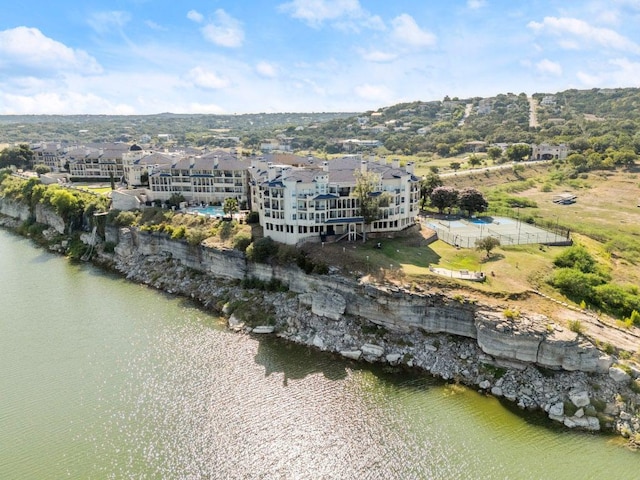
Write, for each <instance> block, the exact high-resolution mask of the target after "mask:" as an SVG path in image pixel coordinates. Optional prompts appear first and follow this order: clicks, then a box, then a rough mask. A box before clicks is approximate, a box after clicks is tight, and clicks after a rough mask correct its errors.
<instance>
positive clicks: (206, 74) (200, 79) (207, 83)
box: [186, 67, 231, 90]
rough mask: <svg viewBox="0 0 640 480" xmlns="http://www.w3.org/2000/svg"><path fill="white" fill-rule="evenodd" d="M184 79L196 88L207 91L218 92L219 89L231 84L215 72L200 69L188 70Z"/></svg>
mask: <svg viewBox="0 0 640 480" xmlns="http://www.w3.org/2000/svg"><path fill="white" fill-rule="evenodd" d="M186 78H187V80H188V81H189V82H191V83H192V84H193V85H195V86H196V87H199V88H204V89H207V90H218V89H220V88H226V87H228V86H229V85H230V84H231V82H230V81H229V79H228V78H224V77H221V76H219V75H218V74H217V73H216V72H212V71H211V70H206V69H204V68H202V67H194V68H192V69H191V70H189V73H187V76H186Z"/></svg>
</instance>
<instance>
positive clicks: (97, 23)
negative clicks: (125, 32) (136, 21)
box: [87, 10, 131, 34]
mask: <svg viewBox="0 0 640 480" xmlns="http://www.w3.org/2000/svg"><path fill="white" fill-rule="evenodd" d="M130 20H131V15H130V14H129V13H128V12H123V11H116V10H114V11H110V12H95V13H93V14H92V15H91V16H90V17H89V19H88V20H87V23H89V25H90V26H91V28H93V29H94V30H95V31H96V32H98V33H101V34H103V33H108V32H110V31H112V30H113V29H114V28H115V29H118V30H120V29H122V27H124V26H125V25H126V24H127V23H129V21H130Z"/></svg>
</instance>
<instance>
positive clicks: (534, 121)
mask: <svg viewBox="0 0 640 480" xmlns="http://www.w3.org/2000/svg"><path fill="white" fill-rule="evenodd" d="M527 100H529V127H532V128H536V127H538V126H539V124H538V114H537V113H536V111H537V110H536V109H537V108H538V102H536V101H535V100H534V98H533V97H527Z"/></svg>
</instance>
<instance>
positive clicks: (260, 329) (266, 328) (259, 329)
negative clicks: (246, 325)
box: [251, 325, 276, 334]
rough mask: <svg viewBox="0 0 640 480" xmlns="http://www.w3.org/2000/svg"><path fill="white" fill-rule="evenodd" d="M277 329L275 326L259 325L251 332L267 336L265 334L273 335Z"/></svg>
mask: <svg viewBox="0 0 640 480" xmlns="http://www.w3.org/2000/svg"><path fill="white" fill-rule="evenodd" d="M275 329H276V328H275V327H274V326H273V325H258V326H257V327H255V328H254V329H253V330H251V332H252V333H259V334H265V333H273V331H274V330H275Z"/></svg>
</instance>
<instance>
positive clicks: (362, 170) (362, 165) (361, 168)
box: [360, 160, 367, 173]
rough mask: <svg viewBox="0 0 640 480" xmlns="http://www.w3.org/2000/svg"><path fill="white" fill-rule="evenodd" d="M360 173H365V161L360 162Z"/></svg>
mask: <svg viewBox="0 0 640 480" xmlns="http://www.w3.org/2000/svg"><path fill="white" fill-rule="evenodd" d="M360 172H361V173H367V161H366V160H360Z"/></svg>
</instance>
